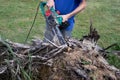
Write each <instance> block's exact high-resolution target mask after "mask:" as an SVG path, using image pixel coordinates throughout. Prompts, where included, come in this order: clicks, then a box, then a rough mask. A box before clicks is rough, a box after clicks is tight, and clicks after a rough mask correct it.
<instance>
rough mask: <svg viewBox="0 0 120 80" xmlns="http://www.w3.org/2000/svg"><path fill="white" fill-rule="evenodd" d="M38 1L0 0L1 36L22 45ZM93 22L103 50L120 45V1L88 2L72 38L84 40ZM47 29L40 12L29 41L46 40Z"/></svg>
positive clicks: (78, 18)
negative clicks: (111, 45)
mask: <svg viewBox="0 0 120 80" xmlns="http://www.w3.org/2000/svg"><path fill="white" fill-rule="evenodd" d="M39 2H40V0H0V36H1V37H2V38H5V39H9V40H11V41H15V42H22V43H23V42H24V41H25V39H26V36H27V34H28V31H29V29H30V27H31V25H32V22H33V19H34V16H35V13H36V8H37V6H38V4H39ZM90 19H92V22H93V27H95V28H96V29H97V31H98V32H99V34H100V36H101V37H100V40H99V42H98V44H99V45H100V46H101V47H107V46H109V45H110V44H113V43H118V46H120V0H89V1H88V0H87V7H86V9H85V10H84V11H83V12H81V13H79V14H78V15H77V16H76V18H75V21H76V24H75V28H74V30H73V37H75V38H81V37H82V36H83V35H85V34H87V33H88V30H89V25H90ZM44 29H45V20H44V17H43V16H42V15H41V13H40V11H39V13H38V16H37V19H36V22H35V25H34V27H33V29H32V31H31V34H30V36H29V39H28V40H30V39H32V38H33V37H34V36H37V37H40V38H43V33H44ZM114 49H116V48H114ZM117 49H118V48H117ZM119 50H120V49H119Z"/></svg>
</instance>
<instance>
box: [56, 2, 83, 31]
mask: <svg viewBox="0 0 120 80" xmlns="http://www.w3.org/2000/svg"><path fill="white" fill-rule="evenodd" d="M81 2H82V0H55V9H56V10H58V11H60V14H61V15H65V14H68V13H70V12H72V11H73V10H74V9H75V8H76V7H78V6H79V4H80V3H81ZM68 22H69V23H70V26H68V27H67V28H66V30H72V29H73V26H74V16H72V17H71V18H70V19H68Z"/></svg>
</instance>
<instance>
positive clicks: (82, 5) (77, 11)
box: [62, 0, 86, 22]
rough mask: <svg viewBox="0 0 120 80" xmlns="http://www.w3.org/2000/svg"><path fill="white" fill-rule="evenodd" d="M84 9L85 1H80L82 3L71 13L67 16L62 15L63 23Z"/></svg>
mask: <svg viewBox="0 0 120 80" xmlns="http://www.w3.org/2000/svg"><path fill="white" fill-rule="evenodd" d="M85 7H86V1H85V0H82V2H81V3H80V4H79V6H78V7H77V8H76V9H75V10H74V11H72V12H71V13H69V14H66V15H62V17H63V22H65V21H67V20H68V19H69V18H70V17H72V16H74V15H76V14H77V13H79V12H81V11H82V10H83V9H85Z"/></svg>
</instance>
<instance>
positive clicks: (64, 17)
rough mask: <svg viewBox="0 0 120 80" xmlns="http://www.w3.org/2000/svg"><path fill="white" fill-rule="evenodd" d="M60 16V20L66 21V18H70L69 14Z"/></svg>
mask: <svg viewBox="0 0 120 80" xmlns="http://www.w3.org/2000/svg"><path fill="white" fill-rule="evenodd" d="M61 16H62V18H63V21H62V22H65V21H68V19H69V18H70V15H69V14H66V15H61Z"/></svg>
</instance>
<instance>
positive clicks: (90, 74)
mask: <svg viewBox="0 0 120 80" xmlns="http://www.w3.org/2000/svg"><path fill="white" fill-rule="evenodd" d="M99 38H100V36H99V34H98V32H97V31H96V29H94V28H92V24H91V26H90V33H89V34H88V35H86V36H83V38H82V39H81V40H77V39H73V38H71V39H68V40H67V41H66V42H67V45H64V46H57V45H55V44H54V43H53V42H50V41H48V42H49V43H46V42H44V41H43V40H40V39H33V40H32V44H20V43H15V42H11V41H8V40H7V41H4V40H2V39H0V80H3V79H4V80H26V77H27V80H30V78H31V79H32V80H120V77H119V76H120V70H119V69H117V68H115V67H114V66H111V65H109V63H108V62H107V61H106V59H105V58H104V57H103V56H102V55H101V54H102V53H103V54H104V53H105V52H104V51H105V50H104V49H103V48H101V47H100V46H99V45H97V41H98V39H99ZM22 74H23V75H22ZM30 74H31V75H32V76H31V75H30ZM24 76H26V77H24ZM29 76H30V77H29ZM5 77H8V78H5ZM9 77H10V78H9Z"/></svg>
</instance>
